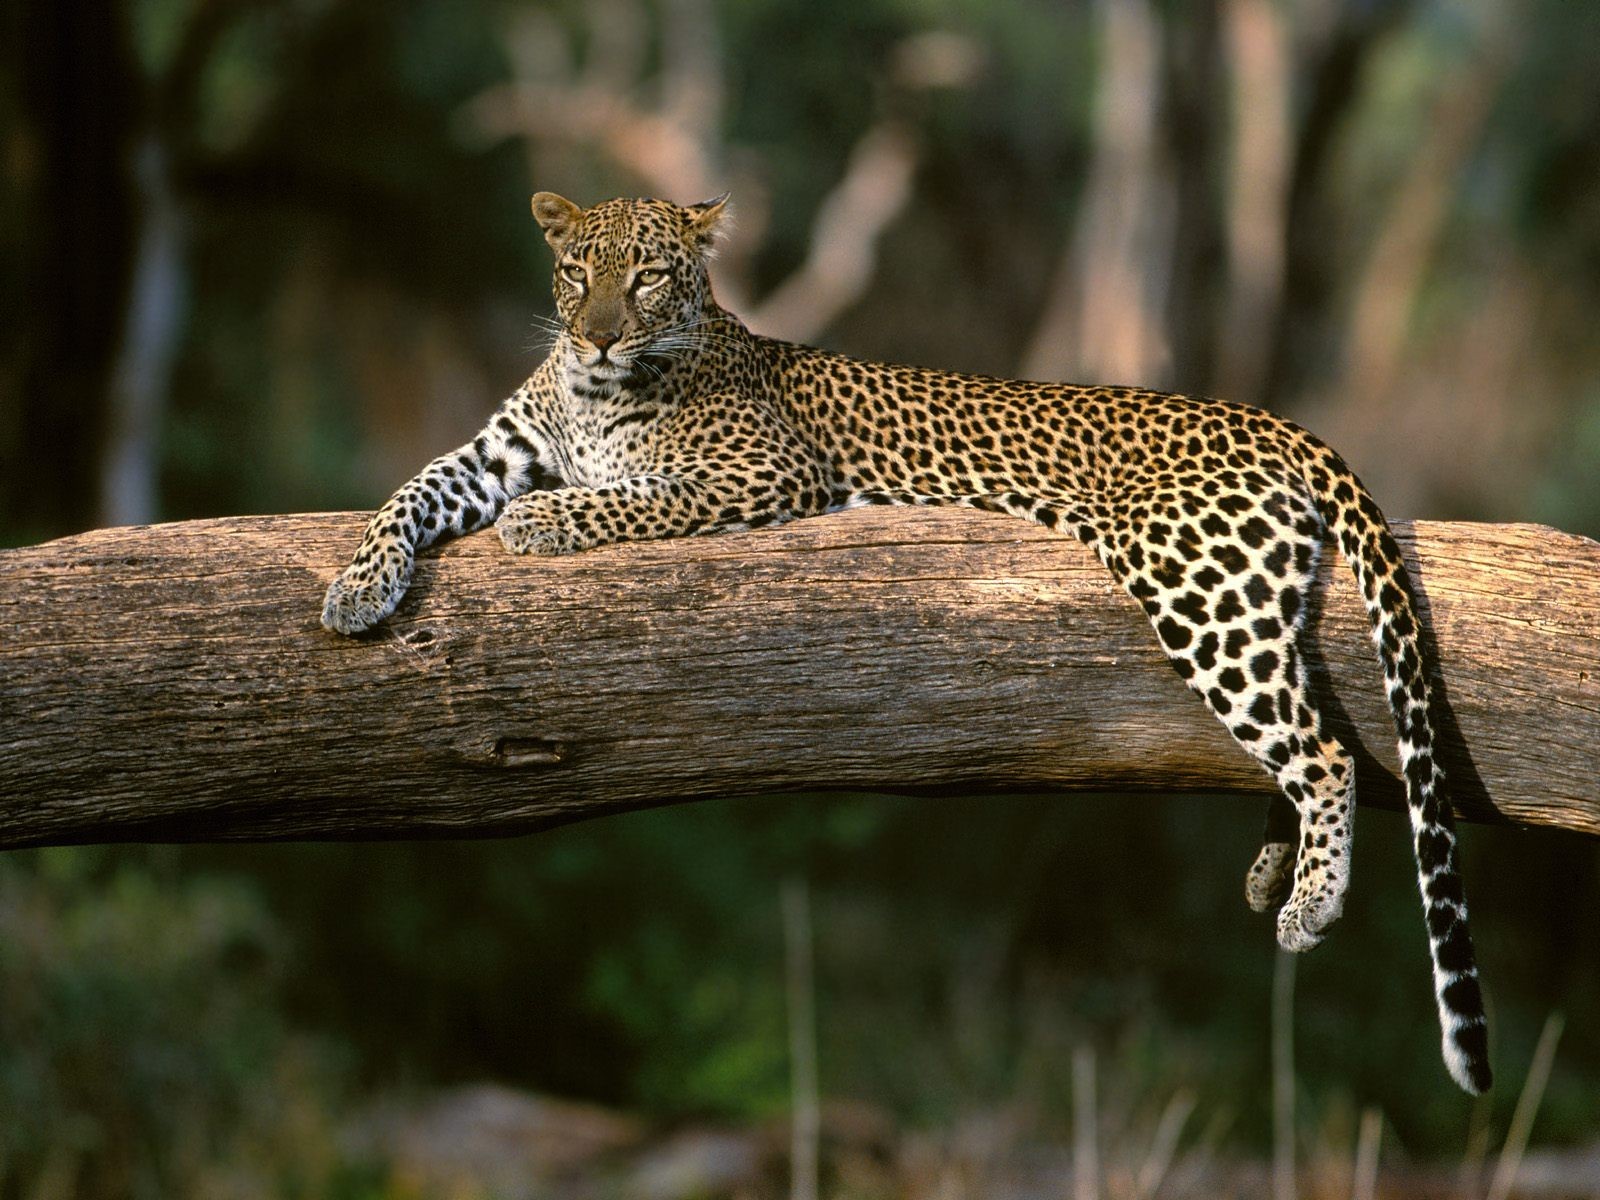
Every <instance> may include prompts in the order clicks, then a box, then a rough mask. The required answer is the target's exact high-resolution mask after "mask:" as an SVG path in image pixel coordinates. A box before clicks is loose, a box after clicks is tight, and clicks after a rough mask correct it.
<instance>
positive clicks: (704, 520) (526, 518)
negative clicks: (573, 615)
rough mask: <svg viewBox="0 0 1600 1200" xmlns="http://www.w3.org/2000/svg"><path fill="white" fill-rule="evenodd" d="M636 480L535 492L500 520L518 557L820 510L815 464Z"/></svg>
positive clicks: (823, 497) (746, 525) (822, 493)
mask: <svg viewBox="0 0 1600 1200" xmlns="http://www.w3.org/2000/svg"><path fill="white" fill-rule="evenodd" d="M784 465H785V467H786V468H787V469H786V470H783V471H779V470H777V469H772V470H765V469H763V468H762V466H761V464H760V462H756V463H755V464H754V466H753V467H751V468H750V469H742V470H738V471H709V470H705V469H703V468H701V469H697V470H696V471H695V472H694V473H693V474H689V475H670V474H662V475H637V476H633V477H631V478H628V479H623V480H619V481H618V482H616V483H612V484H607V485H606V486H604V487H597V488H596V487H569V488H561V489H560V490H558V491H553V492H533V493H531V494H529V495H526V496H522V497H519V498H518V499H515V500H513V501H511V502H510V503H509V504H508V505H507V506H506V509H505V511H504V512H503V513H502V514H501V516H500V519H499V520H498V521H497V522H495V527H496V528H497V529H498V530H499V533H500V541H501V543H502V544H504V546H505V548H506V549H507V550H510V551H511V552H512V553H514V554H571V553H573V552H575V551H578V550H586V549H589V548H590V547H592V546H601V545H606V544H608V543H611V542H623V541H630V542H643V541H653V540H656V539H660V538H674V537H686V536H689V535H691V534H703V533H723V532H728V531H731V530H736V529H752V528H756V527H759V526H764V525H775V524H779V523H782V522H784V521H788V520H792V519H793V518H795V517H801V516H809V515H811V514H813V513H817V512H822V511H824V510H825V508H826V507H827V501H828V494H827V489H826V488H825V487H823V486H822V483H821V469H820V467H818V466H810V467H809V468H797V467H796V466H795V464H794V463H793V462H790V461H787V460H785V464H784ZM768 476H770V478H768Z"/></svg>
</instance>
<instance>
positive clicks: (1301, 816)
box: [1099, 483, 1355, 950]
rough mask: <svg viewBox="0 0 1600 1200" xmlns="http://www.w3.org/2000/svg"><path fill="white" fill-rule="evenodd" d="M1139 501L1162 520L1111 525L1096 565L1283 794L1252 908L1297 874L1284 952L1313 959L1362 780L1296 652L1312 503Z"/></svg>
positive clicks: (1329, 916)
mask: <svg viewBox="0 0 1600 1200" xmlns="http://www.w3.org/2000/svg"><path fill="white" fill-rule="evenodd" d="M1142 499H1143V502H1144V503H1143V505H1142V507H1143V510H1144V512H1146V513H1150V514H1154V518H1153V519H1148V520H1144V521H1129V522H1126V523H1113V525H1112V527H1111V529H1110V530H1109V531H1108V533H1109V537H1110V538H1115V539H1116V540H1115V542H1111V541H1109V540H1108V539H1103V540H1102V545H1101V546H1100V547H1099V548H1100V550H1101V557H1102V558H1103V559H1104V560H1105V562H1106V564H1107V566H1109V567H1110V568H1111V570H1112V571H1113V573H1114V574H1116V575H1117V577H1118V579H1120V580H1121V581H1122V583H1123V585H1124V586H1125V587H1126V588H1127V589H1128V591H1129V593H1130V594H1131V595H1132V596H1133V597H1134V598H1135V599H1136V600H1138V601H1139V602H1140V604H1141V605H1142V606H1143V607H1144V610H1145V613H1146V614H1147V615H1148V617H1149V618H1150V621H1151V623H1152V624H1153V625H1154V626H1155V629H1156V633H1157V635H1158V636H1159V638H1160V639H1161V644H1162V647H1163V649H1165V651H1166V652H1167V656H1168V657H1169V658H1170V659H1171V660H1172V664H1173V666H1174V668H1175V669H1176V670H1177V672H1178V674H1179V675H1180V676H1182V677H1183V679H1184V680H1185V681H1186V682H1187V683H1188V685H1189V687H1190V688H1191V689H1193V690H1194V691H1195V692H1197V693H1199V695H1200V696H1201V697H1202V698H1203V699H1204V700H1205V702H1206V704H1207V706H1208V707H1209V708H1210V709H1211V711H1212V712H1213V713H1215V714H1216V716H1217V718H1218V719H1219V720H1220V721H1222V723H1223V724H1224V725H1226V726H1227V728H1228V730H1229V732H1230V733H1232V734H1233V736H1234V739H1235V740H1236V741H1238V742H1239V744H1240V745H1241V746H1243V747H1244V749H1245V750H1246V751H1247V752H1249V754H1250V755H1251V756H1252V757H1253V758H1255V759H1256V760H1257V761H1258V762H1260V763H1261V765H1262V766H1263V767H1264V768H1265V769H1266V770H1267V772H1268V773H1269V774H1270V775H1271V776H1272V777H1273V779H1274V780H1275V781H1276V782H1277V784H1278V786H1279V788H1280V789H1281V791H1282V793H1283V796H1284V798H1285V800H1284V801H1283V802H1276V801H1275V802H1274V805H1273V807H1272V809H1271V810H1269V819H1268V829H1267V840H1266V844H1265V845H1264V847H1263V849H1262V851H1261V852H1260V854H1258V856H1257V859H1256V863H1255V865H1254V866H1253V867H1252V869H1251V873H1250V875H1249V876H1248V877H1247V880H1246V896H1247V898H1248V899H1249V900H1250V902H1251V905H1252V907H1260V908H1262V909H1265V908H1269V907H1271V905H1272V904H1273V903H1275V902H1276V901H1277V900H1278V899H1280V898H1281V896H1282V894H1283V892H1284V890H1285V887H1286V885H1287V884H1288V876H1289V868H1290V865H1291V864H1292V865H1293V886H1292V891H1291V894H1290V897H1289V900H1288V903H1287V904H1285V905H1284V907H1283V909H1282V911H1281V912H1280V913H1279V918H1278V940H1279V942H1280V943H1281V944H1282V945H1283V946H1284V947H1285V948H1287V949H1291V950H1304V949H1309V948H1310V947H1311V946H1314V945H1316V943H1317V942H1318V941H1320V940H1321V936H1322V931H1323V930H1324V929H1325V928H1326V927H1327V926H1328V925H1329V924H1331V923H1332V922H1333V921H1334V920H1335V919H1336V918H1337V917H1338V915H1339V911H1340V909H1341V908H1342V906H1343V903H1344V890H1345V887H1346V885H1347V883H1348V880H1349V871H1350V823H1351V814H1352V790H1353V785H1354V780H1355V772H1354V768H1353V766H1352V764H1351V760H1350V756H1349V755H1348V754H1347V753H1346V752H1345V750H1344V748H1343V747H1342V746H1340V745H1339V744H1338V742H1336V741H1334V740H1333V739H1332V738H1329V737H1326V736H1324V734H1323V732H1322V721H1321V718H1320V716H1319V715H1318V713H1317V711H1316V708H1315V704H1314V702H1313V700H1312V698H1311V695H1310V691H1309V688H1308V687H1307V680H1306V677H1305V671H1304V668H1303V666H1302V664H1301V661H1300V655H1299V651H1298V647H1297V644H1298V640H1299V633H1300V628H1301V625H1302V624H1303V622H1304V619H1305V610H1306V603H1305V600H1306V596H1307V594H1308V590H1309V588H1310V587H1311V584H1312V581H1313V579H1314V577H1315V574H1316V563H1317V557H1318V551H1319V550H1320V545H1321V543H1320V535H1321V526H1320V523H1319V522H1318V520H1317V519H1316V517H1315V515H1314V514H1313V513H1312V511H1311V509H1310V506H1309V504H1308V503H1307V502H1306V501H1305V500H1303V499H1302V498H1300V497H1299V496H1298V495H1297V494H1295V493H1293V492H1291V491H1289V490H1288V489H1278V488H1274V487H1272V486H1271V485H1270V484H1268V483H1263V484H1262V485H1261V486H1260V487H1252V486H1246V487H1243V488H1241V490H1240V492H1239V493H1237V494H1235V495H1231V496H1224V497H1221V498H1220V499H1218V500H1215V501H1214V503H1215V505H1216V510H1215V511H1214V512H1211V513H1206V514H1202V515H1199V516H1193V515H1192V514H1190V513H1187V512H1184V511H1183V509H1182V502H1181V499H1180V498H1177V497H1168V496H1164V495H1151V496H1148V497H1144V498H1142ZM1180 514H1182V515H1180ZM1163 516H1165V517H1167V518H1168V519H1167V520H1160V519H1159V518H1160V517H1163ZM1184 517H1188V518H1189V519H1187V520H1185V519H1183V518H1184ZM1286 804H1287V805H1289V806H1292V809H1293V813H1294V816H1295V817H1297V818H1298V821H1295V820H1294V819H1292V818H1291V817H1290V815H1289V810H1288V808H1286V807H1285V805H1286Z"/></svg>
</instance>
